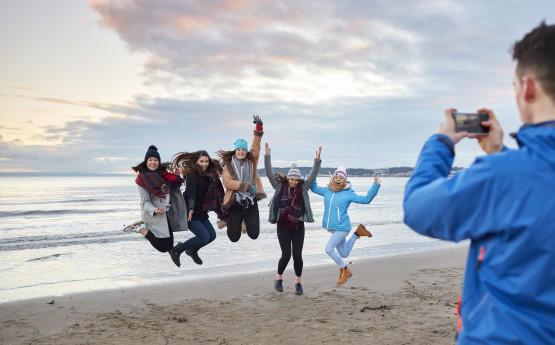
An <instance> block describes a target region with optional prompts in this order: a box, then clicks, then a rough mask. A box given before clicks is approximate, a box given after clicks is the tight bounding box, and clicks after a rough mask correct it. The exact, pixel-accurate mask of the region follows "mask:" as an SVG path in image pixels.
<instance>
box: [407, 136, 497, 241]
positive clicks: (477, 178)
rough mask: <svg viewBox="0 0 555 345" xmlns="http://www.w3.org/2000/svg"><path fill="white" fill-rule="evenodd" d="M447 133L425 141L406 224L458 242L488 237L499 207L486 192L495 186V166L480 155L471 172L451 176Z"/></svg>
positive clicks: (409, 187)
mask: <svg viewBox="0 0 555 345" xmlns="http://www.w3.org/2000/svg"><path fill="white" fill-rule="evenodd" d="M440 137H442V138H444V137H443V136H439V135H434V136H432V137H431V138H430V139H429V140H428V141H427V142H426V143H425V144H424V148H423V149H422V152H421V154H420V156H419V158H418V162H417V164H416V167H415V169H414V172H413V175H412V177H411V178H410V180H409V181H408V183H407V185H406V187H405V196H404V201H403V208H404V222H405V223H406V224H407V225H408V226H409V227H411V228H412V229H413V230H415V231H416V232H418V233H421V234H423V235H427V236H430V237H435V238H440V239H444V240H451V241H460V240H463V239H468V238H470V239H476V238H480V237H483V236H486V235H488V233H491V232H492V231H494V229H496V228H498V227H497V226H495V224H494V223H495V222H496V220H495V217H496V215H495V213H496V212H495V211H496V205H495V202H494V201H493V200H494V199H493V198H489V197H488V191H491V190H494V189H497V187H496V186H495V180H496V179H495V170H494V169H493V168H492V167H491V166H490V164H489V163H488V160H487V159H481V158H478V159H477V160H476V162H474V163H473V164H472V165H471V166H470V167H469V168H468V169H467V170H465V171H461V172H459V173H457V174H456V175H455V176H453V177H452V178H448V175H449V172H450V170H451V165H452V163H453V159H454V156H453V153H452V151H451V148H449V146H448V145H447V144H446V143H445V141H444V140H443V141H442V140H439V139H438V138H440Z"/></svg>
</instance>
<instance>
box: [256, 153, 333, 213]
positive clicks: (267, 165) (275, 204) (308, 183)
mask: <svg viewBox="0 0 555 345" xmlns="http://www.w3.org/2000/svg"><path fill="white" fill-rule="evenodd" d="M271 160H272V158H271V155H264V169H265V170H266V177H268V180H270V184H271V185H272V187H273V188H274V189H275V193H274V196H273V197H272V199H271V200H270V204H269V206H270V212H268V221H269V222H270V223H272V224H275V223H276V222H277V217H278V214H279V202H280V199H281V184H282V183H284V182H285V183H287V180H285V181H284V182H280V181H279V180H278V179H277V177H276V176H275V174H274V171H273V169H272V161H271ZM321 164H322V160H317V159H314V165H313V166H312V170H311V171H310V174H309V175H308V177H307V178H306V180H304V181H303V182H302V187H303V205H302V207H303V208H302V215H301V218H300V219H299V221H302V222H308V223H312V222H314V216H313V215H312V208H311V207H310V199H309V198H308V190H309V189H310V187H312V185H313V184H314V181H316V177H317V176H318V171H320V165H321Z"/></svg>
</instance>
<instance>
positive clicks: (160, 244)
mask: <svg viewBox="0 0 555 345" xmlns="http://www.w3.org/2000/svg"><path fill="white" fill-rule="evenodd" d="M166 220H167V221H168V229H169V230H170V237H166V238H158V237H156V236H154V234H153V233H152V232H150V230H149V231H148V232H147V233H146V236H145V238H146V239H147V240H148V241H149V242H150V244H151V245H152V246H153V247H154V248H155V249H156V250H157V251H159V252H161V253H165V252H168V251H170V250H171V249H172V248H173V229H172V226H171V224H170V221H169V219H168V217H167V216H166Z"/></svg>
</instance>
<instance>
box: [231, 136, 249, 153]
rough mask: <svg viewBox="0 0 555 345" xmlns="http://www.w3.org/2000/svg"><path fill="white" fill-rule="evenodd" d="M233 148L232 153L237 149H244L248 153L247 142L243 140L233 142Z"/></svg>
mask: <svg viewBox="0 0 555 345" xmlns="http://www.w3.org/2000/svg"><path fill="white" fill-rule="evenodd" d="M234 145H235V148H234V149H233V151H235V150H237V149H245V151H248V150H249V149H248V146H247V141H246V140H245V139H237V140H235V143H234Z"/></svg>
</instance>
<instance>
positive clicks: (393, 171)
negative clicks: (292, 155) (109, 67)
mask: <svg viewBox="0 0 555 345" xmlns="http://www.w3.org/2000/svg"><path fill="white" fill-rule="evenodd" d="M273 169H274V172H278V173H280V174H284V175H287V172H288V171H289V169H290V168H275V167H274V168H273ZM310 169H312V167H299V170H300V171H301V174H302V175H303V176H308V174H310ZM335 169H336V168H324V167H322V168H320V172H319V174H318V176H329V175H331V174H333V172H334V171H335ZM463 169H464V168H460V167H453V169H451V174H454V173H456V172H457V171H459V170H463ZM413 170H414V168H411V167H393V168H382V169H363V168H348V169H347V174H348V175H349V176H360V177H364V176H374V175H376V176H387V177H394V176H397V177H407V176H411V175H412V172H413ZM258 172H259V173H260V176H266V172H265V170H264V169H258Z"/></svg>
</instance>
